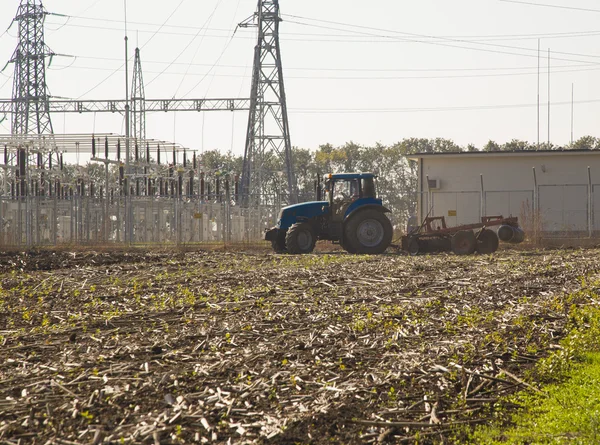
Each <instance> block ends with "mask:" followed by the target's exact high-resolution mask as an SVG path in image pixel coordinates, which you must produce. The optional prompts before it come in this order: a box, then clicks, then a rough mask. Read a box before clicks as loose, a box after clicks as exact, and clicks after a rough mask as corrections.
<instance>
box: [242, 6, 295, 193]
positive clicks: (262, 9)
mask: <svg viewBox="0 0 600 445" xmlns="http://www.w3.org/2000/svg"><path fill="white" fill-rule="evenodd" d="M281 21H282V19H281V15H280V12H279V0H259V1H258V9H257V12H255V13H254V15H253V16H251V17H250V18H248V19H247V20H245V21H244V22H242V23H240V25H239V26H240V27H244V28H247V27H257V28H258V43H257V45H256V47H255V49H254V69H253V73H252V91H251V96H250V115H249V118H248V132H247V135H246V148H245V151H244V166H243V172H242V193H243V196H244V199H245V200H246V203H248V204H250V203H256V202H258V203H261V201H263V202H264V200H265V197H264V194H265V192H266V190H267V187H266V185H267V183H268V182H269V181H270V180H271V179H272V177H273V175H274V173H275V172H273V171H269V169H270V167H269V166H270V163H269V158H270V157H272V156H273V155H275V156H279V158H280V159H281V161H282V164H283V168H284V174H285V175H286V179H287V195H288V196H287V198H288V201H289V202H290V203H296V202H297V201H298V191H297V190H298V187H297V184H296V177H295V174H294V167H293V161H292V143H291V139H290V127H289V121H288V113H287V103H286V96H285V88H284V82H283V67H282V62H281V48H280V45H279V24H280V23H281Z"/></svg>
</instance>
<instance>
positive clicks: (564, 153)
mask: <svg viewBox="0 0 600 445" xmlns="http://www.w3.org/2000/svg"><path fill="white" fill-rule="evenodd" d="M585 155H593V156H600V150H588V149H578V150H519V151H451V152H441V153H440V152H438V153H415V154H413V155H408V156H407V157H408V158H409V159H413V160H417V159H420V158H456V157H461V158H463V157H464V158H479V157H510V156H521V157H529V156H585Z"/></svg>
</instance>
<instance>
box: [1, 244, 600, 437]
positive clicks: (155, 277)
mask: <svg viewBox="0 0 600 445" xmlns="http://www.w3.org/2000/svg"><path fill="white" fill-rule="evenodd" d="M599 257H600V251H598V250H570V251H534V252H499V253H498V254H496V255H494V256H471V257H457V256H453V255H438V256H422V257H414V258H413V257H407V256H398V255H380V256H372V257H368V256H352V255H347V254H340V253H335V254H318V255H309V256H288V255H274V254H270V253H254V254H244V253H222V252H195V253H186V254H175V253H174V254H168V253H152V252H132V253H113V254H109V253H93V252H88V253H82V252H73V253H69V252H56V253H52V252H39V253H33V254H27V255H26V254H3V255H0V285H1V289H0V442H6V443H15V444H16V443H21V444H24V443H40V444H41V443H48V442H49V441H50V443H62V444H100V443H149V444H159V443H160V444H166V443H191V442H211V443H228V442H229V443H289V444H295V443H301V444H308V443H313V444H325V443H327V444H331V443H343V444H348V443H378V442H386V441H389V442H391V443H412V442H414V441H415V440H416V438H417V437H420V442H419V443H439V442H443V441H449V442H451V441H453V440H454V439H453V437H455V435H456V434H459V433H457V431H458V430H460V428H461V427H465V426H470V425H474V424H477V423H478V422H485V421H487V420H488V419H489V417H490V415H491V414H490V410H491V408H490V407H491V406H493V404H494V402H495V401H496V400H497V399H498V397H500V396H502V395H504V394H508V393H510V392H513V391H515V390H519V389H524V388H525V387H526V386H527V385H526V384H525V383H524V382H523V380H522V378H523V375H524V373H525V371H526V370H527V369H529V368H530V367H531V366H532V365H533V364H534V363H535V362H536V361H537V360H538V359H539V358H540V357H543V356H545V355H547V354H548V351H550V350H551V349H552V348H554V347H555V345H556V344H557V342H558V341H559V339H560V338H561V335H563V329H564V326H565V323H566V318H567V315H566V314H567V312H568V309H569V306H570V305H571V304H572V303H573V300H572V298H570V299H568V300H567V299H566V295H568V294H572V293H573V292H576V291H577V290H578V289H580V288H581V287H582V282H583V279H582V278H583V277H586V279H587V280H589V279H590V277H593V276H595V275H596V274H597V272H598V270H599V268H600V260H599V259H598V258H599Z"/></svg>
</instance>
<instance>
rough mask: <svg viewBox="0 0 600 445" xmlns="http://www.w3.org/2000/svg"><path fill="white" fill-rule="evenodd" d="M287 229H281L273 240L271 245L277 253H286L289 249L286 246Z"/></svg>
mask: <svg viewBox="0 0 600 445" xmlns="http://www.w3.org/2000/svg"><path fill="white" fill-rule="evenodd" d="M285 235H286V232H285V231H282V230H281V231H279V233H278V234H277V238H276V239H274V240H273V241H271V247H273V252H275V253H285V252H287V249H286V247H285Z"/></svg>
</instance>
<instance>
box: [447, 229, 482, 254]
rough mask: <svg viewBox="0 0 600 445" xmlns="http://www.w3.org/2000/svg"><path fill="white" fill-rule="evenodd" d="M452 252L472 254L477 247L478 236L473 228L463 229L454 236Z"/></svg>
mask: <svg viewBox="0 0 600 445" xmlns="http://www.w3.org/2000/svg"><path fill="white" fill-rule="evenodd" d="M451 246H452V252H454V253H455V254H456V255H471V254H473V253H475V249H476V248H477V238H475V234H474V233H473V231H471V230H461V231H460V232H456V233H455V234H454V236H453V237H452V242H451Z"/></svg>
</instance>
